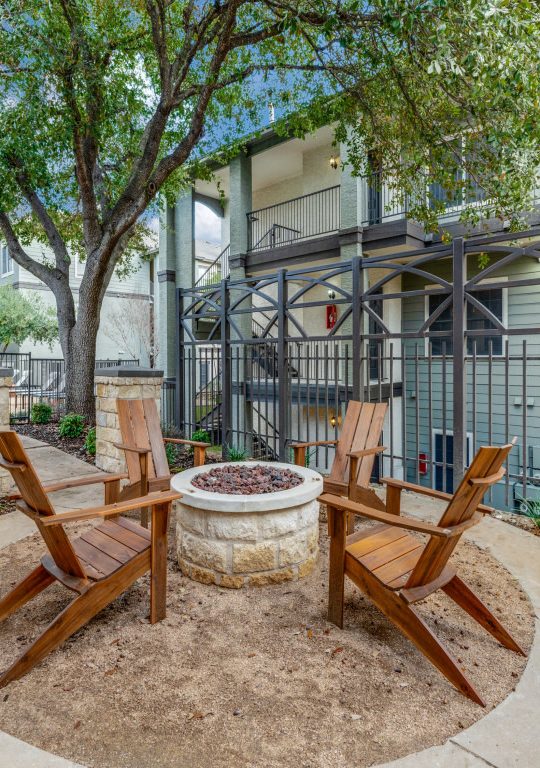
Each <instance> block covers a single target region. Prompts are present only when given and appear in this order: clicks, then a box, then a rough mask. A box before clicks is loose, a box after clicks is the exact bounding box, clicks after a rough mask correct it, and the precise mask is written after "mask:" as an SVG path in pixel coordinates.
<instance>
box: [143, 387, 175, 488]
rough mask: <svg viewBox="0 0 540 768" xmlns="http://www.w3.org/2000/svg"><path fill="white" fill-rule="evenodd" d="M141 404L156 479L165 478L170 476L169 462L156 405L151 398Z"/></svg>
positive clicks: (145, 399)
mask: <svg viewBox="0 0 540 768" xmlns="http://www.w3.org/2000/svg"><path fill="white" fill-rule="evenodd" d="M142 402H143V410H144V417H145V420H146V429H147V431H148V440H149V442H150V446H151V448H152V458H153V461H154V470H155V473H156V477H167V475H169V474H170V470H169V462H168V461H167V454H166V452H165V443H164V442H163V433H162V431H161V423H160V419H159V413H158V408H157V403H156V401H155V400H154V398H152V397H147V398H144V400H143V401H142Z"/></svg>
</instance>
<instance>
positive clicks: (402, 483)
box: [380, 477, 495, 515]
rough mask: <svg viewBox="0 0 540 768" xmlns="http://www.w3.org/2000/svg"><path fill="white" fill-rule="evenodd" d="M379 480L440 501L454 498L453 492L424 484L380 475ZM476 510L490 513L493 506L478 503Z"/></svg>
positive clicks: (493, 508)
mask: <svg viewBox="0 0 540 768" xmlns="http://www.w3.org/2000/svg"><path fill="white" fill-rule="evenodd" d="M380 482H381V483H382V484H383V485H390V486H392V487H393V488H399V489H400V490H403V491H413V492H414V493H420V494H422V495H423V496H431V498H433V499H439V500H440V501H452V499H453V498H454V496H453V494H451V493H445V492H444V491H437V490H435V488H427V487H426V486H425V485H416V483H408V482H407V481H406V480H395V479H394V478H393V477H381V480H380ZM477 510H478V512H481V513H482V514H483V515H491V513H492V512H494V511H495V507H488V506H487V505H486V504H479V505H478V507H477Z"/></svg>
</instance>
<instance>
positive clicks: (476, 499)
mask: <svg viewBox="0 0 540 768" xmlns="http://www.w3.org/2000/svg"><path fill="white" fill-rule="evenodd" d="M511 450H512V444H510V445H503V446H502V447H500V448H499V447H496V446H483V447H482V448H480V449H479V450H478V452H477V453H476V455H475V457H474V459H473V460H472V462H471V465H470V467H469V469H468V470H467V472H466V473H465V476H464V477H463V480H462V481H461V483H460V484H459V486H458V488H457V490H456V492H455V493H454V495H453V497H452V499H451V500H450V501H449V502H448V506H447V507H446V509H445V511H444V512H443V514H442V517H441V519H440V520H439V523H438V525H439V526H440V527H441V528H451V527H452V526H454V525H459V524H460V523H465V522H467V520H470V518H471V517H472V516H473V515H474V513H475V512H476V510H477V509H478V506H479V504H481V502H482V499H483V498H484V495H485V494H486V492H487V491H488V489H489V487H490V484H478V485H476V484H473V483H471V480H477V479H483V478H487V477H489V476H490V475H496V473H497V472H498V471H499V469H500V468H501V467H502V465H503V464H504V462H505V461H506V459H507V457H508V454H509V453H510V451H511ZM493 482H495V480H493ZM460 538H461V536H453V537H452V538H449V539H441V538H440V537H437V536H431V537H430V539H429V541H428V543H427V544H426V546H425V548H424V551H423V553H422V555H421V556H420V558H419V560H418V562H417V564H416V566H415V567H414V569H413V571H412V573H411V575H410V577H409V579H408V581H407V584H406V588H411V587H419V586H422V585H423V584H427V583H429V582H430V581H433V579H436V578H437V577H438V576H440V574H441V573H442V571H443V570H444V568H445V566H446V564H447V562H448V559H449V557H450V555H451V554H452V552H453V551H454V549H455V548H456V546H457V544H458V542H459V540H460Z"/></svg>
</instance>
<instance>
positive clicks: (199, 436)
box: [190, 429, 212, 445]
mask: <svg viewBox="0 0 540 768" xmlns="http://www.w3.org/2000/svg"><path fill="white" fill-rule="evenodd" d="M190 440H196V441H197V442H198V443H208V445H210V443H211V442H212V441H211V440H210V435H209V434H208V432H207V431H206V429H197V430H195V432H194V433H193V434H192V435H191V438H190Z"/></svg>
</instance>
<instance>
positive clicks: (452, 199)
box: [429, 137, 486, 210]
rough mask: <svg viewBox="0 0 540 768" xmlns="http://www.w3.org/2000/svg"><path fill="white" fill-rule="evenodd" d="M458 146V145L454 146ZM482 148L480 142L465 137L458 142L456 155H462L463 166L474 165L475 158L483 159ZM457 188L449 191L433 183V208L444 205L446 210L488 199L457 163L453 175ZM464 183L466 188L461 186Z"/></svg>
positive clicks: (430, 190)
mask: <svg viewBox="0 0 540 768" xmlns="http://www.w3.org/2000/svg"><path fill="white" fill-rule="evenodd" d="M454 146H456V145H454ZM481 150H482V146H481V144H480V143H479V142H478V141H474V142H473V141H471V140H469V139H467V137H463V138H462V139H461V140H459V141H458V142H457V146H456V154H458V155H460V156H461V158H462V162H463V164H468V165H472V164H473V161H474V159H475V157H478V158H480V157H481ZM451 175H452V176H453V179H454V182H455V184H456V188H454V189H451V190H447V189H445V188H444V186H443V185H442V184H439V183H438V182H433V183H431V184H430V185H429V201H430V206H431V208H435V205H436V204H439V203H443V205H444V208H445V209H446V210H449V209H452V208H457V207H461V206H462V205H470V204H471V203H481V202H482V201H484V200H485V199H486V192H485V190H484V189H483V188H482V187H481V186H480V185H479V184H478V182H477V181H476V179H474V178H473V177H472V176H470V174H469V173H468V172H467V171H466V170H465V168H464V167H463V165H462V164H461V163H458V162H457V161H456V165H455V167H454V169H453V171H452V173H451ZM462 183H464V186H461V184H462Z"/></svg>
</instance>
